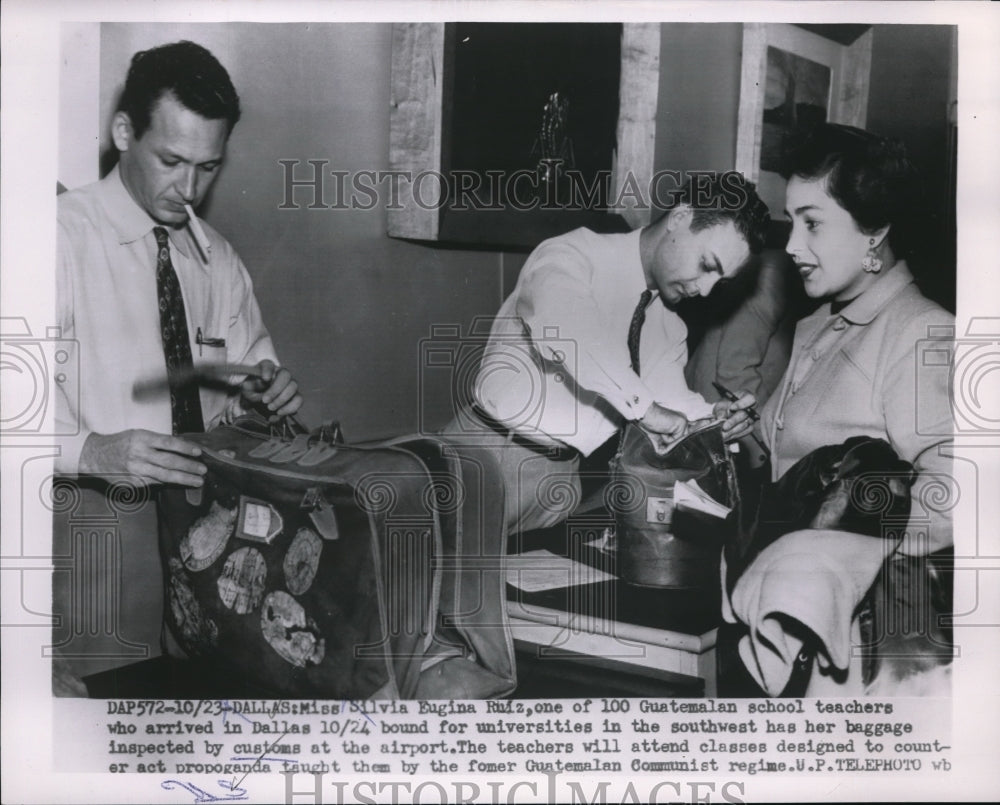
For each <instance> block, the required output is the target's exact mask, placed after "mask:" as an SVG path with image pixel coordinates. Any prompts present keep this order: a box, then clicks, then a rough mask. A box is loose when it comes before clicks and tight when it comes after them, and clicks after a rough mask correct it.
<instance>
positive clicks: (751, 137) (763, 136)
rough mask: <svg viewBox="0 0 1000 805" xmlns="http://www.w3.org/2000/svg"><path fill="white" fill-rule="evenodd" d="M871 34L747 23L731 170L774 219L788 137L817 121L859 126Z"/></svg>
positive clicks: (780, 202)
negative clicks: (746, 182) (752, 188)
mask: <svg viewBox="0 0 1000 805" xmlns="http://www.w3.org/2000/svg"><path fill="white" fill-rule="evenodd" d="M871 49H872V32H871V28H870V26H867V25H809V26H799V25H786V24H780V23H772V24H768V23H746V24H745V25H744V26H743V59H742V67H741V73H740V108H739V122H738V128H737V135H736V170H738V171H740V172H742V173H743V174H744V175H745V176H747V177H748V178H749V179H751V180H752V181H754V182H756V183H757V185H758V190H759V192H760V195H761V198H763V199H764V201H765V202H766V203H767V206H768V208H769V209H770V210H771V215H772V217H774V218H776V219H779V220H780V217H781V214H782V210H783V207H784V196H785V182H784V180H783V179H782V178H781V176H780V174H779V173H778V171H779V169H780V162H781V154H782V149H783V145H784V142H785V139H786V138H787V136H788V135H789V134H790V133H792V132H794V131H796V130H798V129H801V128H807V127H809V126H811V125H815V124H817V123H823V122H831V123H845V124H847V125H851V126H859V127H863V126H864V125H865V118H866V114H867V109H868V83H869V77H870V72H871Z"/></svg>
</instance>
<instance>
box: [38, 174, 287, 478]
mask: <svg viewBox="0 0 1000 805" xmlns="http://www.w3.org/2000/svg"><path fill="white" fill-rule="evenodd" d="M202 223H203V226H204V229H205V233H206V234H207V236H208V239H209V241H210V242H211V249H210V255H211V256H210V258H209V260H208V263H207V264H206V263H205V262H203V260H202V258H201V254H200V252H199V250H198V247H197V246H196V245H195V242H194V239H193V237H192V236H191V233H190V231H189V230H188V228H187V227H185V228H182V229H173V228H170V227H167V231H168V232H169V236H170V258H171V262H172V263H173V267H174V270H175V271H176V273H177V277H178V280H179V282H180V286H181V292H182V293H183V296H184V305H185V310H186V314H187V323H188V331H189V332H188V334H189V337H190V341H191V354H192V356H193V359H194V364H195V366H198V365H200V364H209V363H250V364H253V363H257V362H258V361H260V360H263V359H265V358H266V359H270V360H272V361H275V363H277V360H276V357H275V353H274V347H273V345H272V343H271V337H270V336H269V335H268V332H267V329H266V328H265V327H264V323H263V321H262V320H261V315H260V309H259V308H258V306H257V300H256V299H255V298H254V294H253V283H252V281H251V280H250V276H249V275H248V274H247V270H246V268H245V267H244V265H243V263H242V261H241V260H240V258H239V256H238V255H237V254H236V252H235V251H234V250H233V248H232V246H230V245H229V243H228V242H227V241H226V240H225V238H223V237H222V236H221V235H219V233H218V232H216V231H215V230H214V229H212V227H210V226H209V225H208V224H205V223H204V222H202ZM156 225H157V224H156V222H155V221H154V220H153V219H152V218H150V217H149V215H148V214H147V213H146V212H145V211H144V210H143V209H142V208H141V207H139V205H138V204H136V203H135V201H134V200H133V199H132V197H131V196H130V195H129V194H128V191H127V190H126V189H125V186H124V185H123V184H122V181H121V177H120V175H119V172H118V168H117V166H116V167H115V168H114V170H112V171H111V173H109V174H108V175H107V176H106V177H105V178H104V179H102V180H101V181H99V182H95V183H94V184H91V185H87V186H86V187H82V188H80V189H78V190H73V191H70V192H68V193H64V194H63V195H62V196H60V197H59V200H58V257H57V268H56V271H57V308H58V322H59V326H60V328H61V330H62V333H61V336H62V338H65V339H70V341H71V347H70V348H71V350H73V351H74V352H75V354H73V355H71V356H70V360H69V361H68V362H67V364H66V366H67V367H68V369H67V371H66V375H67V377H66V380H65V381H63V382H62V383H60V384H58V385H57V386H56V388H57V389H58V393H57V398H56V403H57V404H56V418H57V422H58V428H59V432H60V433H64V434H67V433H68V434H73V432H74V431H76V433H75V435H67V436H64V437H63V438H62V439H61V441H60V445H61V455H60V456H59V457H58V458H57V459H56V462H55V464H56V470H57V471H58V472H61V473H66V474H76V472H77V470H78V467H79V459H80V451H81V450H82V449H83V443H84V442H85V441H86V439H87V437H88V436H89V435H90V434H91V433H101V434H107V433H117V432H118V431H122V430H128V429H131V428H144V429H147V430H151V431H156V432H158V433H170V431H171V417H170V395H169V392H168V391H167V389H166V385H165V380H166V363H165V360H164V357H163V342H162V339H161V337H160V314H159V309H158V302H157V287H156V239H155V236H154V234H153V227H154V226H156ZM199 330H200V331H201V333H202V336H203V339H202V340H213V339H218V341H219V344H218V345H217V346H211V345H206V344H198V343H196V340H197V335H198V331H199ZM239 379H241V378H232V380H234V381H238V380H239ZM157 381H162V382H160V383H159V386H157ZM137 383H139V384H140V387H141V388H146V389H151V390H152V391H151V392H150V393H139V394H136V384H137ZM200 394H201V406H202V413H203V416H204V422H205V427H206V428H211V427H212V426H213V425H215V424H217V423H218V422H219V420H220V418H222V417H223V415H224V414H226V415H229V414H231V413H234V412H235V408H236V407H237V406H238V396H237V395H236V394H235V393H234V389H233V387H229V388H226V387H224V386H221V387H217V388H210V387H208V386H205V385H202V387H201V389H200Z"/></svg>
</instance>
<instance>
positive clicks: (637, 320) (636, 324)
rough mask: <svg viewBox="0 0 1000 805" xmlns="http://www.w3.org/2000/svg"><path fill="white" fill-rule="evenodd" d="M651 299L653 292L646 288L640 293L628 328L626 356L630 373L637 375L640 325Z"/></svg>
mask: <svg viewBox="0 0 1000 805" xmlns="http://www.w3.org/2000/svg"><path fill="white" fill-rule="evenodd" d="M652 298H653V292H652V291H651V290H649V289H648V288H647V289H646V290H645V291H643V292H642V296H640V297H639V304H638V305H636V308H635V313H633V314H632V323H631V324H629V326H628V356H629V359H630V360H631V361H632V371H633V372H635V373H636V374H639V335H640V334H641V333H642V325H643V324H644V323H645V322H646V308H647V307H648V306H649V300H650V299H652Z"/></svg>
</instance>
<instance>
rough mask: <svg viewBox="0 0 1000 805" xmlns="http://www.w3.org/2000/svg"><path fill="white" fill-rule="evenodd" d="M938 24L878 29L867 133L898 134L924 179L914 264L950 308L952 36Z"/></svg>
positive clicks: (952, 264)
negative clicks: (923, 215) (918, 236)
mask: <svg viewBox="0 0 1000 805" xmlns="http://www.w3.org/2000/svg"><path fill="white" fill-rule="evenodd" d="M954 35H955V29H954V28H953V27H950V26H943V25H876V26H875V31H874V39H873V42H872V72H871V90H870V93H869V96H868V128H869V129H871V130H872V131H874V132H876V133H878V134H882V135H885V136H890V137H898V138H899V139H900V140H902V141H903V143H904V144H905V145H906V148H907V151H908V152H909V154H910V157H911V158H912V159H913V162H914V163H915V164H916V166H917V168H918V170H919V171H920V174H921V177H922V178H923V180H924V186H925V200H924V204H923V212H924V214H925V220H924V222H923V224H924V225H923V226H922V227H920V229H919V230H918V231H919V232H920V233H921V234H922V237H921V238H920V243H919V249H918V251H917V255H916V256H915V257H914V259H913V260H912V261H911V262H913V269H914V274H915V275H916V277H917V281H918V282H919V283H920V285H921V287H922V289H923V290H924V293H926V294H927V295H928V296H930V297H932V298H933V299H935V300H936V301H938V302H940V303H941V304H943V305H944V306H945V307H948V308H950V309H951V310H954V309H955V266H956V261H955V222H954V216H955V198H954V196H953V195H952V192H953V188H951V189H949V169H950V167H951V157H950V154H949V143H948V104H949V101H950V99H951V81H952V71H953V69H954V67H953V64H952V59H953V54H952V37H953V36H954Z"/></svg>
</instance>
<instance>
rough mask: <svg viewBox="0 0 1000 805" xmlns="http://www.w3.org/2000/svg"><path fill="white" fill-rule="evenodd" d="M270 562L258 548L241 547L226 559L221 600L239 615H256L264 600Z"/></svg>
mask: <svg viewBox="0 0 1000 805" xmlns="http://www.w3.org/2000/svg"><path fill="white" fill-rule="evenodd" d="M266 581H267V562H265V561H264V557H263V556H262V555H261V553H260V551H258V550H257V549H256V548H240V549H239V550H236V551H233V552H232V553H231V554H230V555H229V557H228V558H227V559H226V564H225V566H224V567H223V568H222V574H221V575H220V576H219V581H218V585H219V598H221V599H222V603H223V604H225V605H226V606H227V607H229V608H230V609H232V610H233V611H235V612H236V613H237V614H239V615H246V614H247V613H249V612H253V611H254V610H255V609H257V607H258V606H260V599H261V598H263V597H264V584H265V582H266Z"/></svg>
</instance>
